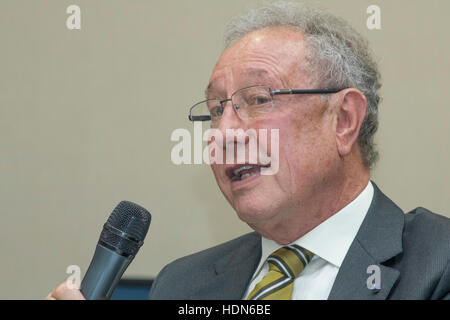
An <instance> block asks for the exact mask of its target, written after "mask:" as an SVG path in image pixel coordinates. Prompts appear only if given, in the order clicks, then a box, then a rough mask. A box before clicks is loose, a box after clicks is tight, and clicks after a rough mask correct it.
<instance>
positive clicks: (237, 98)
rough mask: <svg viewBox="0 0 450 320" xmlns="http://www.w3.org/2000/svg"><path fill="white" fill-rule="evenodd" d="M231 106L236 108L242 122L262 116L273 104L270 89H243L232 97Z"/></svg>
mask: <svg viewBox="0 0 450 320" xmlns="http://www.w3.org/2000/svg"><path fill="white" fill-rule="evenodd" d="M232 99H233V104H234V105H236V106H237V108H236V109H237V112H238V114H239V117H240V118H241V119H242V120H248V119H252V118H257V117H259V116H262V115H264V114H266V113H268V112H270V111H271V110H272V107H273V102H272V96H271V95H270V88H269V87H266V86H254V87H249V88H244V89H241V90H239V91H236V93H235V94H234V95H233V98H232Z"/></svg>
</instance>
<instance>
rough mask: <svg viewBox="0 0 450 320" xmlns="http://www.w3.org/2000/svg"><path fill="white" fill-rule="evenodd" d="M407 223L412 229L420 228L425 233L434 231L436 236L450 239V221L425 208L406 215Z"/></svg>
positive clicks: (416, 209)
mask: <svg viewBox="0 0 450 320" xmlns="http://www.w3.org/2000/svg"><path fill="white" fill-rule="evenodd" d="M405 222H406V224H407V225H410V227H419V226H420V229H421V230H423V231H424V232H425V231H433V232H435V233H436V236H442V237H444V238H447V239H448V238H449V237H450V219H449V218H447V217H445V216H443V215H440V214H437V213H434V212H432V211H430V210H428V209H425V208H423V207H417V208H415V209H414V210H411V211H410V212H408V213H406V215H405Z"/></svg>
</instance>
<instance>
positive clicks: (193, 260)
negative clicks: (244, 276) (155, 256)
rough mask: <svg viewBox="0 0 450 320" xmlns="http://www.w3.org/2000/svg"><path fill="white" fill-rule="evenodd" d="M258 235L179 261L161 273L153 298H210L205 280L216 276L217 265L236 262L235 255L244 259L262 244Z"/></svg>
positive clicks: (151, 296) (153, 291)
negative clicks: (244, 256) (205, 286)
mask: <svg viewBox="0 0 450 320" xmlns="http://www.w3.org/2000/svg"><path fill="white" fill-rule="evenodd" d="M260 239H261V238H260V236H259V235H258V234H257V233H256V232H252V233H249V234H245V235H243V236H241V237H239V238H236V239H233V240H230V241H228V242H225V243H222V244H219V245H217V246H214V247H211V248H208V249H205V250H202V251H199V252H197V253H193V254H190V255H187V256H185V257H182V258H179V259H176V260H174V261H172V262H171V263H169V264H168V265H166V266H165V267H164V268H163V269H162V270H161V271H160V272H159V274H158V276H157V277H156V279H155V281H154V282H153V285H152V289H151V290H150V299H187V298H198V297H200V296H201V297H206V296H208V297H211V295H210V294H211V292H209V291H208V292H207V294H206V293H205V292H204V291H205V290H206V289H205V288H204V284H203V285H201V284H202V283H204V279H212V278H214V277H215V270H216V267H215V266H216V264H217V263H218V262H219V261H220V262H221V263H225V264H226V263H227V262H230V261H234V260H233V258H234V256H235V255H237V256H243V255H245V254H246V253H248V252H249V251H251V250H254V248H255V247H256V246H257V245H258V243H260V242H261V240H260Z"/></svg>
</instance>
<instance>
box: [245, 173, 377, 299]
mask: <svg viewBox="0 0 450 320" xmlns="http://www.w3.org/2000/svg"><path fill="white" fill-rule="evenodd" d="M372 198H373V186H372V183H371V182H370V181H369V183H368V184H367V186H366V188H365V189H364V190H363V191H362V192H361V193H360V194H359V195H358V197H356V199H354V200H353V201H352V202H350V203H349V204H348V205H347V206H345V207H344V208H343V209H342V210H340V211H338V212H337V213H335V214H334V215H332V216H331V217H330V218H328V219H327V220H325V221H324V222H322V223H321V224H319V225H318V226H317V227H315V228H314V229H312V230H311V231H309V232H308V233H306V234H305V235H303V236H302V237H301V238H299V239H297V240H296V241H294V242H293V243H292V244H294V243H295V244H297V245H299V246H301V247H303V248H305V249H307V250H309V251H311V252H312V253H314V257H313V258H312V259H311V261H310V262H309V263H308V265H307V266H306V267H305V269H304V270H303V271H302V273H301V274H300V276H299V277H297V278H296V279H295V281H294V287H293V291H292V300H326V299H328V296H329V294H330V292H331V288H332V287H333V283H334V280H335V279H336V275H337V273H338V271H339V268H340V266H341V264H342V261H343V260H344V257H345V255H346V254H347V251H348V249H349V248H350V245H351V244H352V242H353V239H354V238H355V236H356V234H357V233H358V230H359V227H360V226H361V223H362V222H363V220H364V217H365V216H366V214H367V211H368V209H369V207H370V204H371V202H372ZM261 241H262V255H261V260H260V262H259V265H258V268H256V272H255V274H254V275H253V278H252V281H251V282H250V285H249V286H248V288H247V291H246V293H245V295H244V297H243V298H244V299H245V298H247V296H248V295H249V294H250V292H252V290H253V288H254V287H255V285H256V284H257V283H258V282H259V281H261V280H262V279H263V278H264V276H265V275H266V273H267V272H268V271H269V266H268V264H267V262H266V260H267V258H268V257H269V255H270V254H272V253H273V252H274V251H276V250H277V249H279V248H281V247H282V246H281V245H279V244H278V243H276V242H275V241H273V240H270V239H267V238H264V237H262V238H261Z"/></svg>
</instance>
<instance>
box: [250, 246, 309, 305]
mask: <svg viewBox="0 0 450 320" xmlns="http://www.w3.org/2000/svg"><path fill="white" fill-rule="evenodd" d="M313 255H314V254H313V253H311V252H310V251H308V250H306V249H304V248H302V247H300V246H298V245H296V244H293V245H290V246H286V247H282V248H280V249H278V250H277V251H275V252H274V253H272V254H271V255H270V256H269V258H267V263H268V264H269V272H267V274H266V275H265V277H264V278H263V279H262V280H261V281H260V282H258V283H257V284H256V286H255V288H254V289H253V291H252V292H250V294H249V295H248V297H247V300H290V299H291V296H292V288H293V287H294V280H295V278H297V277H298V275H299V274H300V272H302V271H303V269H304V268H305V266H306V265H307V264H308V262H309V261H311V258H312V257H313Z"/></svg>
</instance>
